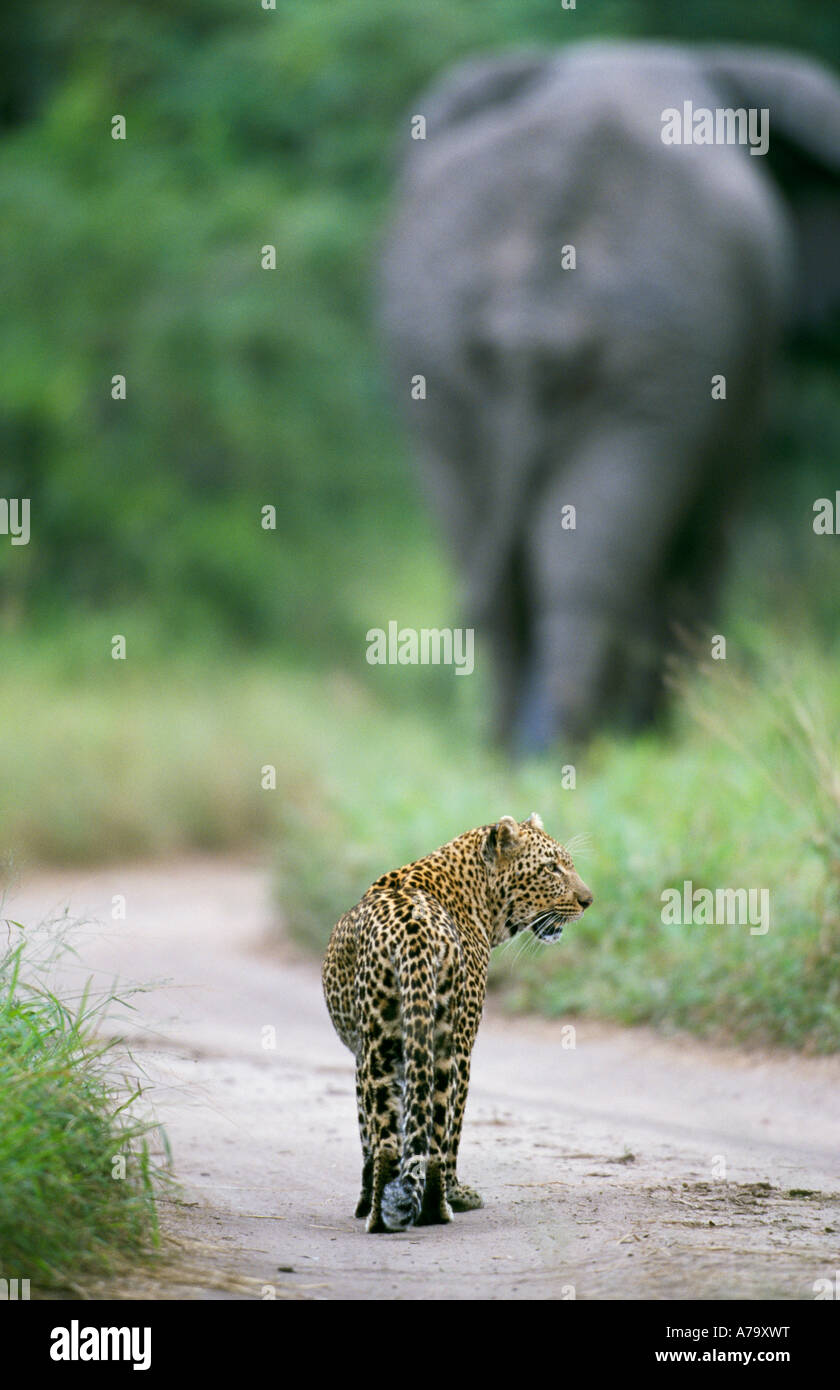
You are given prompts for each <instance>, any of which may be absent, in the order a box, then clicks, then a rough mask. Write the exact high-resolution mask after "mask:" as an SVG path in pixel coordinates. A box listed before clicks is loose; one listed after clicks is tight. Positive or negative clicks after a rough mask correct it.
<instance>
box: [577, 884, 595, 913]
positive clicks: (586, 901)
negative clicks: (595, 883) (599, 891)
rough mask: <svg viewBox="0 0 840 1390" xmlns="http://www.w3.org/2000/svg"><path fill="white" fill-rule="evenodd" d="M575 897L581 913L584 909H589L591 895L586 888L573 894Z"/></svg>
mask: <svg viewBox="0 0 840 1390" xmlns="http://www.w3.org/2000/svg"><path fill="white" fill-rule="evenodd" d="M575 897H576V898H577V900H578V904H579V906H580V909H581V911H583V910H584V908H587V907H591V905H592V894H591V893H590V891H589V889H588V888H579V889H578V891H577V892H576V893H575Z"/></svg>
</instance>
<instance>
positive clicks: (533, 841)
mask: <svg viewBox="0 0 840 1390" xmlns="http://www.w3.org/2000/svg"><path fill="white" fill-rule="evenodd" d="M481 857H482V860H483V861H484V867H485V871H486V873H487V888H488V899H489V902H490V904H491V908H492V913H493V927H492V936H491V945H493V946H498V945H499V944H500V943H501V942H502V941H506V940H507V939H508V938H509V937H511V936H516V935H517V933H518V932H521V931H532V932H533V933H534V936H536V937H537V938H538V939H539V940H540V941H558V940H559V939H560V937H561V936H562V934H563V928H564V926H565V925H566V923H567V922H576V921H577V920H578V918H579V917H581V916H582V915H583V913H584V912H585V911H586V909H587V908H588V907H589V905H590V904H591V902H592V894H591V893H590V891H589V889H588V888H587V886H586V884H585V883H584V882H583V879H582V878H581V877H580V875H579V874H578V872H577V870H576V869H575V866H574V864H573V863H572V857H571V855H570V854H569V852H568V850H567V849H564V847H563V845H561V844H558V842H557V840H552V838H551V836H550V835H548V834H547V833H546V831H545V830H544V828H543V823H542V821H541V820H540V818H539V816H538V815H537V813H536V812H534V813H533V814H532V815H531V816H529V817H528V819H527V820H525V821H521V822H517V821H515V820H514V819H513V816H502V818H501V820H500V821H497V822H496V824H495V825H491V826H489V827H488V828H487V830H486V831H485V833H484V837H483V840H482V844H481Z"/></svg>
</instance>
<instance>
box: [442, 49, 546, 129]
mask: <svg viewBox="0 0 840 1390" xmlns="http://www.w3.org/2000/svg"><path fill="white" fill-rule="evenodd" d="M558 61H559V60H558V56H557V54H556V53H546V52H545V51H541V50H538V49H522V50H520V51H518V52H513V53H499V54H493V55H492V56H490V57H487V58H469V59H467V60H466V61H465V62H463V63H459V64H458V65H457V67H455V68H453V69H452V71H451V72H449V73H447V75H446V76H445V77H444V78H443V79H442V81H440V82H438V83H436V84H435V85H434V86H432V87H430V88H429V89H428V90H427V91H426V92H425V93H424V94H423V97H422V98H421V100H420V103H419V105H418V106H417V108H416V109H417V111H418V112H420V113H421V114H422V115H424V116H425V117H426V135H427V138H433V137H434V136H435V135H437V134H439V133H440V132H442V131H445V130H451V129H453V128H454V127H455V126H457V125H462V124H465V123H466V122H467V121H469V120H471V119H472V118H473V117H474V116H478V115H481V114H482V113H483V112H485V111H490V110H496V109H497V108H499V107H501V106H505V105H508V104H509V103H511V102H514V101H518V100H519V98H520V97H522V96H524V95H525V94H526V93H527V92H528V91H529V90H530V89H531V88H532V87H535V86H536V85H537V84H538V83H539V82H540V81H541V80H542V78H543V77H544V76H545V74H546V73H547V72H548V71H549V70H551V71H554V70H555V69H556V68H557V66H558Z"/></svg>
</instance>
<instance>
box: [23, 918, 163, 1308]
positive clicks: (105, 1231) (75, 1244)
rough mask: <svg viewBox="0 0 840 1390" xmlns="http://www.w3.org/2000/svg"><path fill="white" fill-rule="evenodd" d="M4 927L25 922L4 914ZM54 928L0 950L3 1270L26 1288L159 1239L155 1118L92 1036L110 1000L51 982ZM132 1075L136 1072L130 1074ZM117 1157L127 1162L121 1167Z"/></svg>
mask: <svg viewBox="0 0 840 1390" xmlns="http://www.w3.org/2000/svg"><path fill="white" fill-rule="evenodd" d="M3 926H4V929H7V930H8V931H9V935H10V939H11V938H13V937H15V936H18V935H19V933H20V932H21V931H23V928H22V927H20V926H19V924H17V923H7V922H4V923H3ZM66 948H67V943H66V941H64V939H63V930H62V931H61V932H60V933H59V934H58V935H56V934H55V933H54V932H53V931H52V930H50V929H49V928H46V927H42V928H38V929H36V930H35V932H34V938H33V937H31V936H30V933H29V932H27V933H26V934H25V937H24V940H22V941H20V940H18V941H17V943H16V944H13V945H10V946H9V947H8V948H7V950H6V952H5V954H4V955H3V956H2V957H0V1173H2V1175H3V1181H2V1183H0V1276H2V1277H3V1278H6V1279H10V1280H11V1279H19V1280H23V1279H28V1280H29V1281H30V1284H31V1288H32V1291H33V1292H34V1291H35V1290H37V1289H49V1288H64V1289H66V1288H71V1289H76V1290H78V1289H79V1287H80V1281H84V1280H85V1279H86V1278H87V1277H89V1276H93V1275H102V1274H105V1273H108V1272H112V1271H114V1270H115V1269H123V1270H124V1269H125V1268H126V1265H127V1263H128V1262H130V1261H131V1260H133V1259H134V1260H137V1259H143V1258H148V1257H149V1256H151V1255H152V1254H153V1252H154V1250H155V1248H156V1246H157V1220H156V1213H155V1190H156V1187H157V1185H158V1183H159V1181H160V1180H161V1179H162V1177H163V1169H162V1167H161V1164H160V1160H159V1158H158V1157H157V1156H156V1152H155V1150H154V1149H153V1147H152V1145H153V1143H154V1144H155V1146H156V1148H159V1147H160V1142H161V1140H163V1142H164V1144H165V1138H164V1136H162V1135H158V1138H157V1140H155V1139H154V1135H155V1132H156V1127H155V1126H154V1125H152V1124H151V1123H149V1122H147V1121H144V1120H143V1119H138V1118H136V1117H135V1107H136V1102H137V1099H138V1096H139V1088H136V1089H135V1090H134V1091H133V1093H132V1092H131V1091H130V1090H128V1089H127V1083H128V1078H124V1077H121V1078H119V1079H117V1078H116V1076H115V1074H114V1072H113V1068H112V1065H111V1057H112V1049H113V1046H114V1044H113V1043H103V1042H102V1041H101V1040H100V1039H98V1038H97V1037H96V1033H95V1027H96V1022H97V1019H98V1018H99V1017H100V1016H101V1014H102V1013H103V1011H104V1010H105V1009H106V1008H107V1007H108V1005H109V1004H110V1003H111V1002H112V1000H111V999H110V998H102V999H99V1000H91V998H90V997H89V995H88V994H87V992H84V993H83V994H82V996H81V997H80V998H78V999H76V1000H73V1001H70V1002H68V1001H67V1000H66V999H63V998H61V997H59V996H58V995H57V994H56V993H55V992H54V990H53V989H52V988H51V987H50V986H49V983H48V982H49V977H50V969H49V967H50V963H51V962H52V961H53V960H54V958H55V953H56V951H57V950H58V951H60V950H61V949H66ZM130 1084H133V1083H130ZM120 1162H122V1163H124V1173H122V1172H121V1169H120V1167H119V1164H120Z"/></svg>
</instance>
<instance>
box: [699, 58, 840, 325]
mask: <svg viewBox="0 0 840 1390" xmlns="http://www.w3.org/2000/svg"><path fill="white" fill-rule="evenodd" d="M704 55H705V56H704V65H705V69H706V71H707V73H708V74H709V76H710V77H711V78H712V80H713V82H714V83H715V86H716V87H717V88H718V90H719V91H720V93H721V96H722V97H723V99H724V100H725V102H726V105H728V106H743V107H758V108H759V109H761V108H766V109H767V110H768V111H769V113H770V116H769V149H768V154H767V156H766V164H767V168H768V172H769V173H770V175H771V177H772V178H773V180H774V181H775V183H776V185H777V187H778V188H779V189H780V191H781V193H782V194H783V195H784V197H785V199H786V201H787V203H788V208H789V212H790V215H791V219H792V231H793V235H794V243H795V247H796V260H797V268H796V285H795V288H794V294H793V300H792V303H791V320H792V323H791V326H792V327H795V328H798V329H799V330H805V331H806V332H807V333H809V334H810V333H815V334H816V335H817V337H818V338H819V337H821V336H823V335H824V333H825V331H826V330H827V331H828V332H829V334H832V335H833V334H834V333H835V332H836V328H835V324H834V318H835V316H836V315H838V314H840V258H839V257H838V255H837V247H838V244H840V82H838V80H837V78H836V77H835V76H834V74H833V73H832V72H830V71H829V69H828V68H826V67H823V66H822V64H821V63H817V62H815V61H814V60H813V59H811V58H803V57H801V56H800V55H799V54H794V53H783V52H776V51H774V50H772V49H764V50H762V49H758V50H751V49H746V48H745V49H739V48H723V47H717V46H715V47H707V48H706V49H705V50H704ZM755 162H756V164H758V165H764V164H765V159H760V160H759V159H756V161H755Z"/></svg>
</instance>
